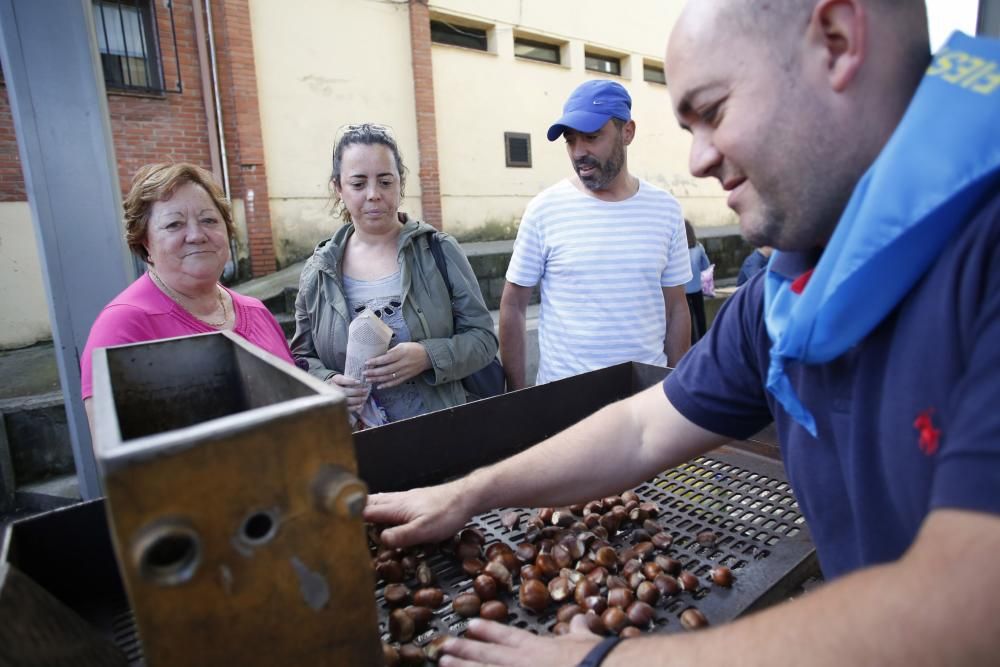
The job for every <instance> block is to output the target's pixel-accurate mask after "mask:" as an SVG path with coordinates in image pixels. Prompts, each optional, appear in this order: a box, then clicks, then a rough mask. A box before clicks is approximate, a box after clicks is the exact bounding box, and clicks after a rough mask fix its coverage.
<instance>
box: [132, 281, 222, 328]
mask: <svg viewBox="0 0 1000 667" xmlns="http://www.w3.org/2000/svg"><path fill="white" fill-rule="evenodd" d="M149 276H150V277H151V278H152V279H153V282H154V283H156V286H157V287H159V288H160V290H162V291H163V293H164V294H166V295H167V296H168V297H170V298H171V299H172V300H173V302H174V303H176V304H177V305H178V306H180V307H181V308H184V310H185V311H187V313H188V314H190V315H191V316H192V317H194V318H196V319H197V320H198V321H199V322H203V323H205V324H207V325H208V326H210V327H213V328H215V329H218V328H219V327H223V326H225V325H226V324H227V323H228V322H229V309H228V308H226V300H225V299H223V298H222V288H221V287H219V286H218V285H216V286H215V295H216V296H217V297H218V298H219V305H220V306H221V307H222V321H221V322H212V321H211V320H207V319H205V318H204V317H202V316H201V315H198V314H196V313H192V312H191V311H190V310H188V309H187V308H186V307H185V306H184V304H183V303H181V299H180V294H178V293H177V292H175V291H174V290H172V289H171V288H170V287H169V286H168V285H167V284H166V283H165V282H163V279H162V278H160V276H158V275H157V273H156V271H154V270H153V269H149Z"/></svg>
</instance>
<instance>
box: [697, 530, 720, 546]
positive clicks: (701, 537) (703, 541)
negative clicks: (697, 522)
mask: <svg viewBox="0 0 1000 667" xmlns="http://www.w3.org/2000/svg"><path fill="white" fill-rule="evenodd" d="M718 537H719V536H718V535H716V534H715V533H714V532H713V531H711V530H703V531H701V532H700V533H698V534H697V535H696V536H695V538H694V539H696V540H697V541H698V544H700V545H701V546H703V547H711V546H714V545H715V541H716V540H717V539H718Z"/></svg>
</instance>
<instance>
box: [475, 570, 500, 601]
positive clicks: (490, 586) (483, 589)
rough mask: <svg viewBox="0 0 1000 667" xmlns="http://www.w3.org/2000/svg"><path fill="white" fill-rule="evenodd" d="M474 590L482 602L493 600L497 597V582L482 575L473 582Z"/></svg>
mask: <svg viewBox="0 0 1000 667" xmlns="http://www.w3.org/2000/svg"><path fill="white" fill-rule="evenodd" d="M472 589H473V590H474V591H475V592H476V595H478V596H479V599H480V600H492V599H493V598H495V597H496V596H497V580H496V579H494V578H493V577H491V576H490V575H488V574H481V575H479V576H478V577H476V578H475V579H473V580H472Z"/></svg>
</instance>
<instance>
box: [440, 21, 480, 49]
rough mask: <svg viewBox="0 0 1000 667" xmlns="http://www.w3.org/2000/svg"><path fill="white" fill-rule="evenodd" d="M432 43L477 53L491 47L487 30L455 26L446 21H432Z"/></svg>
mask: <svg viewBox="0 0 1000 667" xmlns="http://www.w3.org/2000/svg"><path fill="white" fill-rule="evenodd" d="M431 41H432V42H437V43H438V44H450V45H451V46H462V47H465V48H467V49H476V50H477V51H486V50H488V46H489V42H488V39H487V36H486V31H485V30H482V29H480V28H470V27H468V26H464V25H453V24H451V23H448V22H446V21H431Z"/></svg>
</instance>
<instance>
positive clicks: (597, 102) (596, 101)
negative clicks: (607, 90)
mask: <svg viewBox="0 0 1000 667" xmlns="http://www.w3.org/2000/svg"><path fill="white" fill-rule="evenodd" d="M594 104H602V102H601V101H600V100H594Z"/></svg>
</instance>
